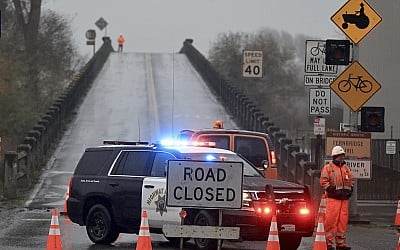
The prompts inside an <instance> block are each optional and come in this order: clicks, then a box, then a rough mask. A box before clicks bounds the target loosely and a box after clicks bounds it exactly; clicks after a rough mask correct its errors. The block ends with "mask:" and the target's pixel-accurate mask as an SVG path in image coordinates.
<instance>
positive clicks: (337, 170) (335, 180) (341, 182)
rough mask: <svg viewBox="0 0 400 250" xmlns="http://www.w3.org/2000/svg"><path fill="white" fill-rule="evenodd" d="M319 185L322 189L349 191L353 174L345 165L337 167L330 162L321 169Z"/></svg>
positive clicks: (352, 183) (352, 182)
mask: <svg viewBox="0 0 400 250" xmlns="http://www.w3.org/2000/svg"><path fill="white" fill-rule="evenodd" d="M320 184H321V186H322V187H323V188H324V189H326V188H327V187H328V186H332V187H336V189H351V188H350V187H351V186H353V185H354V179H353V173H352V172H351V169H350V168H349V166H347V165H343V166H342V167H339V166H336V165H335V164H334V163H333V162H330V163H329V164H326V165H325V167H324V168H323V169H322V172H321V178H320Z"/></svg>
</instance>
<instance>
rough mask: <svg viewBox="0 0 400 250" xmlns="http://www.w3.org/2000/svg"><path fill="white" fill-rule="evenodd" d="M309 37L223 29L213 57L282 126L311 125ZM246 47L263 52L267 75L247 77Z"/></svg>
mask: <svg viewBox="0 0 400 250" xmlns="http://www.w3.org/2000/svg"><path fill="white" fill-rule="evenodd" d="M307 39H309V38H307V37H305V36H302V35H297V36H295V37H293V36H292V35H290V34H288V33H286V32H278V31H275V30H272V29H264V30H260V31H259V32H257V33H255V34H248V33H240V32H237V33H232V32H229V33H221V34H220V35H219V36H218V38H217V40H216V41H215V42H214V43H213V44H212V47H211V49H210V51H209V60H210V61H211V63H212V64H213V65H214V66H215V67H216V69H217V70H218V71H219V72H221V73H222V74H223V76H224V77H225V78H226V79H228V80H230V81H232V83H233V84H234V85H236V87H237V89H238V90H241V91H242V92H244V93H245V94H246V95H247V96H248V97H250V98H251V99H252V100H253V101H254V102H255V103H256V104H257V106H258V107H259V108H260V109H261V110H262V111H263V112H264V114H265V115H266V116H267V117H269V118H270V120H271V121H272V122H274V123H275V124H276V125H278V126H279V127H281V128H283V129H285V130H296V128H304V127H307V122H308V116H307V115H306V114H308V111H307V108H308V93H307V92H306V88H304V80H303V75H304V73H303V71H304V46H305V41H306V40H307ZM243 50H252V51H254V50H256V51H262V52H263V65H264V68H263V71H264V73H263V77H262V78H243V77H242V62H243Z"/></svg>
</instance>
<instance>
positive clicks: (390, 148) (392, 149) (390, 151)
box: [386, 141, 396, 155]
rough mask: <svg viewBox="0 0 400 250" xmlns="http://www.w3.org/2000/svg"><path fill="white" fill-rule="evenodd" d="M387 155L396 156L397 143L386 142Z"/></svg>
mask: <svg viewBox="0 0 400 250" xmlns="http://www.w3.org/2000/svg"><path fill="white" fill-rule="evenodd" d="M386 154H387V155H395V154H396V141H386Z"/></svg>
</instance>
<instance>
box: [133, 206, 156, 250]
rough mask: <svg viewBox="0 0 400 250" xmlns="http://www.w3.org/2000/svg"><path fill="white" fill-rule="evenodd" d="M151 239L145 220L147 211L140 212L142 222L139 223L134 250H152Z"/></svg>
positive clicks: (146, 220)
mask: <svg viewBox="0 0 400 250" xmlns="http://www.w3.org/2000/svg"><path fill="white" fill-rule="evenodd" d="M152 249H153V248H152V246H151V237H150V231H149V221H148V219H147V211H146V210H143V212H142V221H141V223H140V231H139V237H138V240H137V243H136V250H152Z"/></svg>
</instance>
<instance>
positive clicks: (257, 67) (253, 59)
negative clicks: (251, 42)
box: [242, 50, 263, 77]
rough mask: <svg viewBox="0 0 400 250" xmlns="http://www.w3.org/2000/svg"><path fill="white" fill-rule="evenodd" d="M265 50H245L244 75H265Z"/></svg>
mask: <svg viewBox="0 0 400 250" xmlns="http://www.w3.org/2000/svg"><path fill="white" fill-rule="evenodd" d="M262 69H263V52H262V51H251V50H244V51H243V70H242V76H243V77H262V76H263V70H262Z"/></svg>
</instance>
